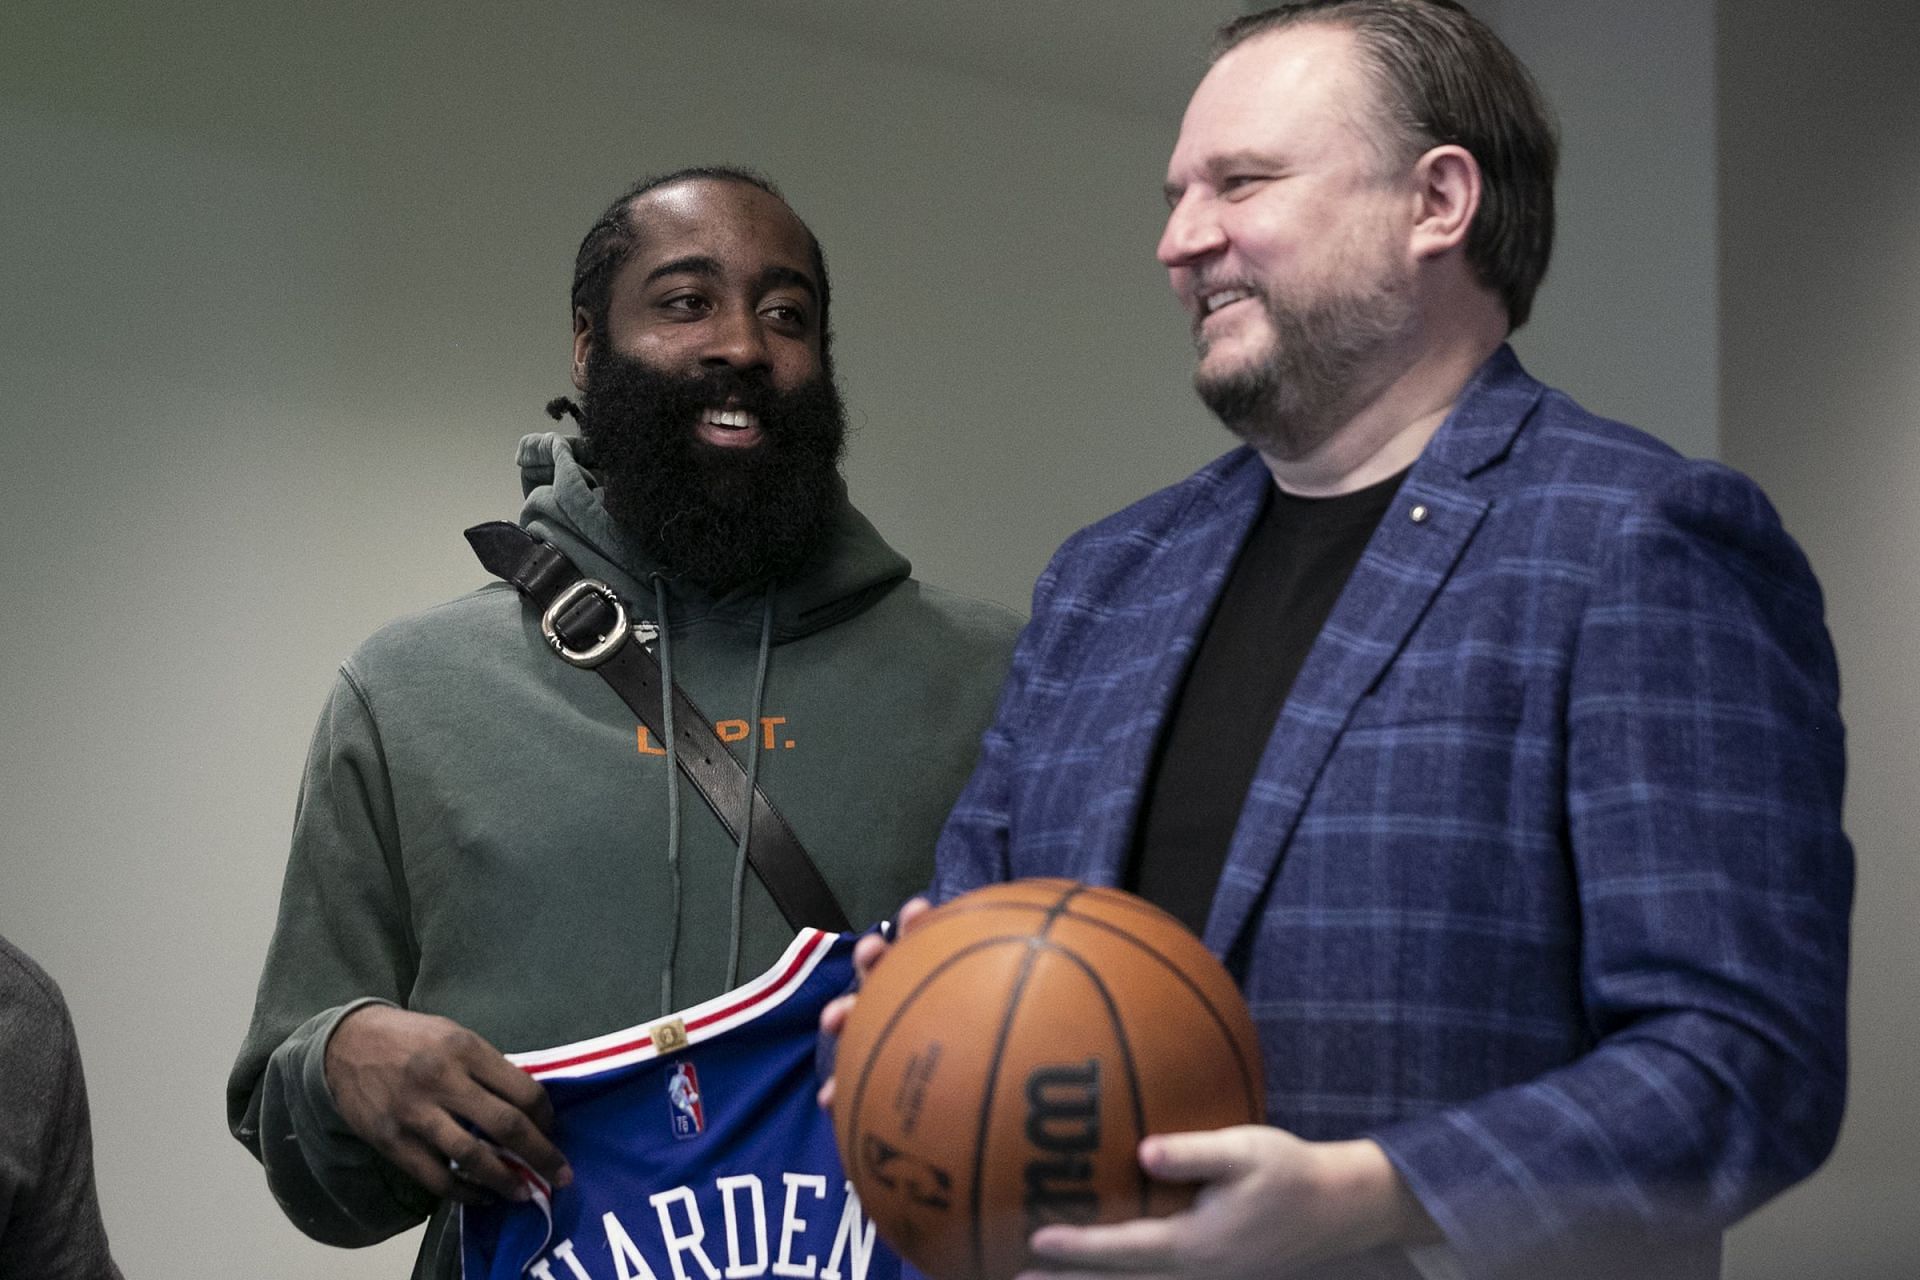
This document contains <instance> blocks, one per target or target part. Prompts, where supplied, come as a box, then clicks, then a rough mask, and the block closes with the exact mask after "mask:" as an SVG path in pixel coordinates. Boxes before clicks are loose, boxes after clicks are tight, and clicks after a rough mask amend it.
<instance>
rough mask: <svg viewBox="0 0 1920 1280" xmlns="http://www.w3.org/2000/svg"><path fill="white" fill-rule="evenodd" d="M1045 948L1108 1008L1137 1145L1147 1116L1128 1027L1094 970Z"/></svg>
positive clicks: (1144, 1185) (1057, 945) (1143, 1205)
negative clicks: (1076, 970) (1072, 967)
mask: <svg viewBox="0 0 1920 1280" xmlns="http://www.w3.org/2000/svg"><path fill="white" fill-rule="evenodd" d="M1045 946H1046V948H1047V950H1049V951H1058V952H1059V953H1060V954H1061V955H1063V956H1065V957H1066V958H1067V959H1069V960H1071V961H1073V963H1075V964H1077V965H1079V966H1080V972H1082V973H1084V974H1086V975H1087V980H1088V981H1089V982H1091V983H1093V989H1094V990H1095V991H1098V992H1099V993H1100V1000H1101V1002H1102V1003H1103V1004H1105V1005H1106V1006H1107V1018H1108V1020H1109V1021H1110V1022H1112V1023H1113V1039H1114V1042H1115V1043H1116V1044H1118V1045H1119V1046H1120V1061H1121V1063H1122V1065H1124V1066H1125V1067H1126V1071H1127V1097H1128V1098H1129V1099H1130V1100H1131V1101H1132V1103H1133V1132H1134V1134H1135V1135H1136V1141H1137V1140H1138V1138H1144V1137H1146V1136H1147V1113H1146V1108H1145V1107H1144V1105H1143V1104H1142V1103H1141V1101H1140V1072H1139V1071H1138V1069H1136V1068H1135V1067H1134V1065H1133V1046H1132V1045H1131V1044H1129V1043H1128V1042H1127V1024H1126V1022H1125V1021H1124V1020H1123V1019H1122V1018H1121V1017H1120V1006H1119V1005H1117V1004H1115V1003H1114V1000H1113V992H1112V991H1110V990H1108V988H1107V984H1106V980H1105V979H1103V978H1102V977H1101V976H1100V975H1099V974H1098V973H1095V972H1094V969H1093V966H1092V965H1090V964H1088V963H1087V962H1086V961H1085V960H1083V959H1081V958H1080V955H1079V953H1078V952H1076V951H1074V949H1073V948H1072V947H1070V946H1068V945H1067V944H1066V943H1064V942H1054V941H1051V940H1049V941H1048V942H1047V943H1046V944H1045ZM1134 1168H1135V1169H1136V1170H1137V1171H1138V1170H1139V1160H1138V1158H1136V1159H1135V1161H1134ZM1140 1172H1141V1176H1140V1216H1141V1217H1143V1218H1144V1217H1146V1216H1147V1207H1148V1199H1149V1185H1150V1182H1151V1180H1150V1179H1149V1178H1147V1177H1146V1176H1145V1173H1144V1171H1140Z"/></svg>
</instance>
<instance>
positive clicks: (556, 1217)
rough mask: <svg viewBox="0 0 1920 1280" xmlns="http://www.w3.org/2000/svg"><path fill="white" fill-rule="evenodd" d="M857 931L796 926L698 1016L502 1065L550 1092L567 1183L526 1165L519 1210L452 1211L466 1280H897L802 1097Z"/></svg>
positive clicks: (811, 1082)
mask: <svg viewBox="0 0 1920 1280" xmlns="http://www.w3.org/2000/svg"><path fill="white" fill-rule="evenodd" d="M857 936H858V935H854V934H842V935H834V934H830V933H822V932H820V931H818V930H813V929H808V930H804V931H802V933H801V934H800V936H799V937H797V938H795V939H794V941H793V945H792V946H790V947H788V948H787V951H786V954H785V955H783V956H782V957H781V958H780V961H779V963H777V964H775V965H774V966H773V968H771V969H769V970H768V971H767V972H766V973H764V974H762V975H761V976H760V977H758V978H756V979H755V980H753V981H752V982H749V983H747V984H746V985H745V986H742V987H739V988H737V989H735V990H733V991H730V992H728V993H726V994H725V995H722V996H718V997H716V998H714V999H712V1000H709V1001H707V1002H706V1003H704V1004H701V1005H697V1006H695V1007H694V1008H691V1009H687V1010H685V1011H683V1012H681V1013H679V1014H676V1015H673V1016H672V1017H669V1018H664V1019H661V1020H659V1021H657V1022H654V1023H650V1024H648V1025H646V1026H640V1027H632V1028H629V1029H627V1030H625V1031H618V1032H614V1033H613V1034H611V1035H605V1036H600V1037H598V1038H596V1039H592V1040H583V1041H581V1042H579V1043H577V1044H570V1045H564V1046H562V1047H560V1048H557V1049H546V1050H541V1051H539V1052H535V1053H518V1054H510V1055H508V1056H509V1058H510V1059H511V1060H512V1061H513V1062H514V1063H515V1064H516V1065H517V1066H519V1067H520V1068H521V1069H522V1070H524V1071H526V1072H527V1073H528V1074H529V1075H532V1076H533V1077H534V1078H535V1079H537V1080H539V1081H540V1082H541V1083H542V1084H543V1085H544V1086H546V1090H547V1095H548V1097H549V1098H550V1099H552V1102H553V1109H554V1116H555V1130H554V1140H555V1143H556V1144H557V1145H558V1146H559V1148H560V1150H561V1151H562V1152H564V1153H565V1155H566V1157H567V1161H568V1163H569V1164H570V1165H572V1167H573V1175H574V1180H573V1184H572V1185H571V1186H569V1187H564V1188H558V1189H556V1188H553V1187H550V1186H548V1185H547V1184H546V1183H545V1182H544V1181H543V1180H542V1179H540V1178H539V1177H538V1175H536V1174H534V1173H533V1172H532V1170H530V1169H526V1168H524V1167H521V1168H520V1172H521V1176H522V1177H523V1178H524V1179H525V1180H526V1181H527V1184H528V1186H529V1188H530V1189H531V1191H532V1192H533V1199H532V1200H531V1201H530V1202H527V1203H521V1204H512V1203H501V1204H493V1205H486V1206H480V1207H472V1206H469V1207H467V1208H464V1209H463V1210H462V1211H461V1215H460V1236H461V1241H460V1248H461V1260H462V1263H463V1267H464V1270H463V1274H464V1276H465V1280H523V1277H524V1278H527V1280H721V1277H722V1276H725V1277H727V1278H728V1280H744V1278H745V1277H749V1276H778V1277H795V1278H799V1277H809V1278H813V1280H898V1278H899V1277H900V1276H901V1266H900V1261H899V1258H898V1256H897V1255H896V1254H894V1252H893V1251H892V1250H891V1249H889V1248H888V1247H887V1245H886V1244H885V1243H884V1242H883V1241H881V1240H879V1239H878V1238H877V1237H876V1236H875V1234H874V1230H873V1224H872V1223H871V1222H869V1221H868V1220H867V1217H866V1214H865V1213H864V1212H863V1211H862V1210H861V1207H860V1201H859V1199H858V1198H857V1197H856V1196H855V1195H854V1192H853V1187H852V1185H851V1184H850V1183H848V1181H847V1179H846V1175H845V1174H844V1173H843V1172H842V1171H841V1167H840V1156H839V1153H838V1151H837V1150H836V1149H835V1147H834V1141H833V1128H832V1125H831V1123H830V1121H829V1119H828V1117H827V1115H826V1113H825V1112H823V1111H821V1110H820V1108H819V1107H818V1106H817V1105H815V1103H814V1093H815V1092H816V1090H817V1088H818V1080H817V1078H816V1073H815V1070H814V1047H815V1040H816V1036H817V1034H818V1030H819V1017H820V1010H821V1008H822V1006H824V1005H825V1004H826V1003H827V1001H829V1000H831V999H832V998H833V997H835V996H837V995H839V994H840V993H841V992H842V991H845V990H846V989H847V986H848V985H849V983H850V982H851V981H852V978H853V958H852V956H853V943H854V940H855V938H856V937H857ZM515 1163H516V1166H517V1162H515ZM517 1167H518V1166H517ZM910 1274H911V1273H910Z"/></svg>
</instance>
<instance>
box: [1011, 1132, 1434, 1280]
mask: <svg viewBox="0 0 1920 1280" xmlns="http://www.w3.org/2000/svg"><path fill="white" fill-rule="evenodd" d="M1140 1157H1141V1163H1142V1164H1143V1165H1144V1166H1145V1167H1146V1168H1147V1170H1148V1171H1149V1172H1150V1173H1152V1174H1153V1175H1154V1176H1155V1177H1157V1178H1165V1179H1170V1180H1175V1181H1197V1182H1202V1183H1204V1184H1205V1185H1204V1186H1203V1187H1202V1189H1201V1191H1200V1194H1199V1196H1198V1197H1197V1198H1196V1199H1195V1201H1194V1205H1193V1208H1191V1209H1189V1210H1187V1211H1185V1212H1183V1213H1177V1214H1174V1215H1173V1216H1171V1217H1168V1218H1141V1219H1137V1220H1135V1221H1132V1222H1122V1223H1116V1224H1114V1225H1111V1226H1087V1227H1066V1226H1049V1227H1043V1228H1041V1229H1040V1230H1039V1231H1038V1232H1036V1233H1035V1234H1034V1237H1033V1241H1032V1246H1033V1255H1034V1260H1033V1271H1032V1273H1031V1274H1033V1275H1045V1276H1046V1277H1048V1278H1049V1280H1081V1278H1084V1280H1093V1277H1097V1276H1108V1275H1113V1274H1115V1273H1126V1274H1129V1275H1132V1276H1135V1277H1139V1276H1158V1277H1162V1278H1163V1280H1174V1278H1175V1277H1179V1278H1180V1280H1203V1278H1204V1280H1256V1278H1259V1280H1266V1278H1267V1277H1273V1276H1285V1275H1290V1274H1292V1273H1294V1272H1296V1271H1298V1270H1300V1269H1302V1268H1305V1267H1308V1266H1312V1265H1314V1264H1316V1263H1319V1262H1324V1261H1328V1260H1330V1259H1334V1258H1344V1257H1351V1256H1352V1255H1354V1254H1356V1253H1364V1252H1366V1251H1367V1250H1369V1249H1372V1248H1375V1247H1378V1246H1380V1245H1384V1244H1402V1245H1412V1244H1422V1243H1430V1242H1437V1241H1439V1240H1440V1239H1441V1236H1440V1233H1439V1231H1438V1230H1437V1229H1436V1228H1435V1227H1434V1225H1433V1221H1432V1219H1431V1218H1429V1217H1427V1215H1426V1211H1425V1210H1423V1209H1422V1208H1421V1207H1420V1205H1419V1202H1418V1201H1416V1200H1415V1199H1414V1198H1413V1196H1412V1193H1411V1192H1409V1191H1408V1190H1407V1188H1406V1185H1405V1184H1404V1183H1403V1182H1402V1181H1401V1180H1400V1177H1399V1175H1398V1174H1397V1173H1395V1172H1394V1169H1393V1166H1392V1165H1391V1163H1389V1162H1388V1160H1387V1157H1386V1153H1385V1152H1383V1151H1382V1150H1381V1149H1380V1147H1379V1145H1378V1144H1376V1143H1374V1142H1371V1141H1366V1140H1360V1141H1354V1142H1307V1141H1305V1140H1303V1139H1301V1138H1298V1137H1296V1136H1294V1135H1293V1134H1290V1133H1287V1132H1285V1131H1284V1130H1281V1129H1275V1128H1271V1127H1268V1126H1266V1125H1239V1126H1235V1127H1233V1128H1229V1129H1220V1130H1217V1131H1215V1132H1211V1133H1182V1134H1167V1135H1164V1136H1161V1137H1153V1138H1148V1139H1147V1140H1146V1141H1145V1142H1143V1143H1141V1150H1140Z"/></svg>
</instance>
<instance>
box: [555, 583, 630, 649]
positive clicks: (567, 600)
mask: <svg viewBox="0 0 1920 1280" xmlns="http://www.w3.org/2000/svg"><path fill="white" fill-rule="evenodd" d="M589 595H593V596H599V597H600V598H601V599H602V600H605V601H606V602H607V604H608V605H609V606H611V607H612V609H613V625H612V626H611V627H609V628H608V629H607V633H606V634H605V635H603V636H601V637H600V638H599V639H598V640H596V641H594V642H593V643H592V644H591V645H589V646H587V647H586V648H585V649H569V648H568V647H567V642H566V641H565V640H564V639H562V638H561V635H560V629H559V626H558V623H559V620H560V615H561V614H563V613H565V612H566V611H567V610H568V609H569V608H570V607H571V606H572V605H573V604H574V603H575V602H576V601H578V600H579V599H580V598H581V597H582V596H589ZM540 634H541V635H543V636H545V637H546V638H547V644H548V645H550V646H552V648H553V651H554V652H555V653H557V654H559V655H560V656H561V657H562V658H564V659H565V660H566V661H568V662H570V663H572V664H573V665H574V666H576V667H587V668H592V667H597V666H599V665H600V664H601V663H603V662H605V661H606V660H607V659H608V658H610V657H612V656H613V651H614V650H615V649H618V648H619V647H620V645H621V644H622V643H623V642H624V641H625V640H626V638H627V607H626V606H625V605H623V604H621V603H620V597H619V596H617V595H615V594H614V592H613V588H612V587H610V586H608V585H607V584H606V583H604V582H601V581H599V580H597V579H594V578H582V579H580V581H578V582H576V583H574V584H573V585H572V586H570V587H568V588H567V589H566V590H564V591H562V592H561V593H560V594H559V595H558V596H556V597H554V601H553V603H552V604H550V605H548V606H547V611H546V612H545V613H543V614H541V615H540Z"/></svg>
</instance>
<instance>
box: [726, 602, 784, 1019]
mask: <svg viewBox="0 0 1920 1280" xmlns="http://www.w3.org/2000/svg"><path fill="white" fill-rule="evenodd" d="M772 653H773V589H772V588H771V587H769V588H768V589H767V595H766V602H765V605H764V606H763V607H762V608H761V610H760V661H759V665H758V666H757V667H755V669H754V673H753V710H752V712H751V713H750V714H749V715H748V717H747V725H748V732H747V820H746V821H745V822H742V823H741V824H740V847H739V849H738V850H736V851H735V854H734V859H733V922H732V925H731V927H730V928H729V930H728V934H727V990H729V991H731V990H733V989H734V987H736V986H738V985H739V983H740V933H741V929H740V913H741V909H742V907H743V905H744V903H745V901H746V892H747V888H746V886H747V844H748V841H749V840H750V839H751V838H752V836H753V796H754V788H755V787H756V786H758V785H759V782H760V738H761V730H760V712H761V709H762V708H761V703H762V701H763V700H764V699H765V697H766V693H767V661H768V658H769V656H770V655H771V654H772Z"/></svg>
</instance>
